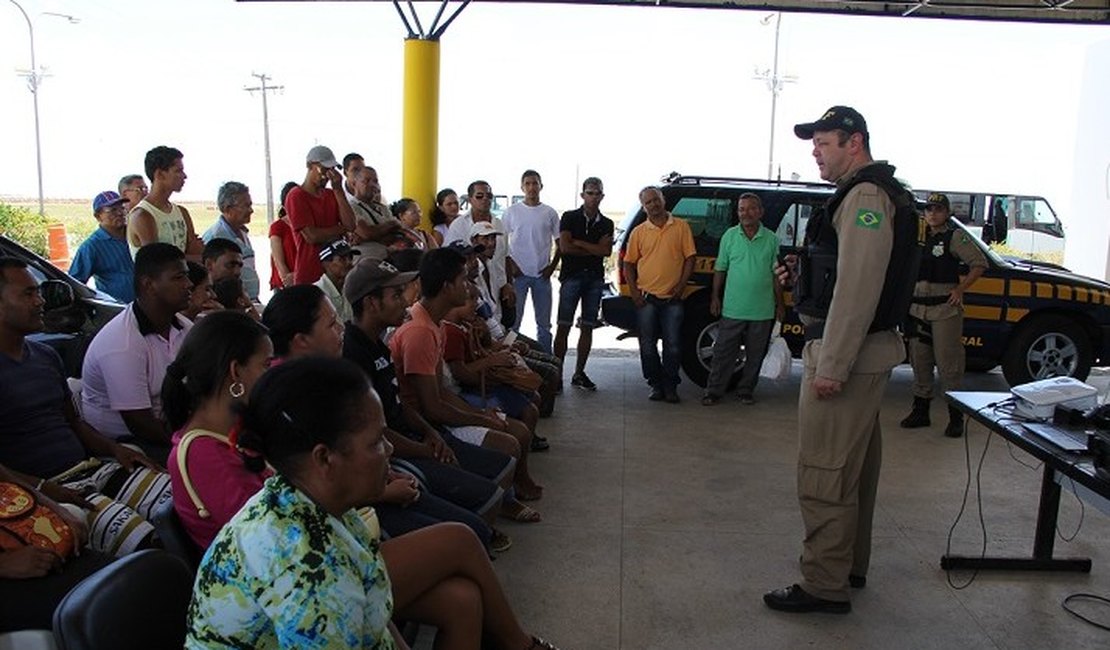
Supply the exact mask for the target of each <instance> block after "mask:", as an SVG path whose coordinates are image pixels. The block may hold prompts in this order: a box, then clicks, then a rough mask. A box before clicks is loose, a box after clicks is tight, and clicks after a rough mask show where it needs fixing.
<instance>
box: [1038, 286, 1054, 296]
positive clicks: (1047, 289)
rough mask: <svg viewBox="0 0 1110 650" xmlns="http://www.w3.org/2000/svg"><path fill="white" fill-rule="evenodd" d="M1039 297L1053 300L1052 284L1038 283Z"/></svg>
mask: <svg viewBox="0 0 1110 650" xmlns="http://www.w3.org/2000/svg"><path fill="white" fill-rule="evenodd" d="M1037 297H1038V298H1048V299H1051V298H1052V283H1050V282H1038V283H1037Z"/></svg>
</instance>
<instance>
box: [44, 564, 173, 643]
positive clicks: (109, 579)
mask: <svg viewBox="0 0 1110 650" xmlns="http://www.w3.org/2000/svg"><path fill="white" fill-rule="evenodd" d="M192 592H193V575H192V572H190V571H189V568H188V567H187V566H185V563H184V562H183V561H182V560H181V559H180V558H178V557H176V556H174V555H172V554H170V553H167V552H165V551H161V550H153V549H151V550H146V551H139V552H137V553H132V554H131V555H128V556H126V557H123V558H121V559H119V560H117V561H116V562H114V563H112V564H110V565H108V566H106V567H104V568H103V569H101V570H100V571H97V572H96V573H94V574H92V575H91V576H89V577H88V578H85V579H84V580H82V581H81V582H80V583H78V585H77V586H76V587H74V588H73V589H72V590H71V591H70V592H69V593H68V594H66V597H65V598H63V599H62V602H61V603H59V604H58V609H56V610H54V640H55V641H56V642H57V644H58V648H59V649H60V650H147V649H149V648H181V647H182V646H184V644H185V614H186V611H187V609H188V607H189V598H190V597H191V596H192Z"/></svg>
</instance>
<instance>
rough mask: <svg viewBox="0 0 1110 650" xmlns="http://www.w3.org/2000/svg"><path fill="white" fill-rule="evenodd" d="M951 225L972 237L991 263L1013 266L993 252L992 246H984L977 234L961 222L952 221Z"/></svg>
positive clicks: (950, 221)
mask: <svg viewBox="0 0 1110 650" xmlns="http://www.w3.org/2000/svg"><path fill="white" fill-rule="evenodd" d="M949 223H954V224H956V226H957V227H959V229H960V230H962V231H964V233H965V234H966V235H967V236H968V237H971V239H972V240H973V241H974V242H975V244H976V245H977V246H978V247H979V249H980V250H982V251H983V254H984V255H986V256H987V258H989V259H990V261H991V262H993V263H994V264H996V265H998V266H1010V265H1011V262H1010V261H1009V260H1007V259H1006V258H1004V257H1002V256H1001V255H999V254H998V253H996V252H994V251H993V250H991V247H990V246H988V245H986V244H984V243H983V240H982V239H979V237H977V236H976V235H975V233H973V232H971V231H970V230H968V229H967V226H965V225H964V224H962V223H960V221H959V220H958V219H950V220H949Z"/></svg>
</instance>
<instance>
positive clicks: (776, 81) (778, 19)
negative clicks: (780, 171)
mask: <svg viewBox="0 0 1110 650" xmlns="http://www.w3.org/2000/svg"><path fill="white" fill-rule="evenodd" d="M772 17H774V19H775V56H774V59H773V60H772V63H771V69H770V70H762V71H761V70H759V69H758V68H757V69H756V71H755V77H753V78H754V79H758V80H761V81H766V82H767V89H768V90H770V91H771V137H770V144H769V146H768V151H767V179H768V180H772V179H774V171H775V114H776V112H777V110H778V101H779V93H780V92H782V86H783V84H786V83H794V82H795V81H797V80H798V78H797V77H795V76H793V75H785V76H782V77H780V76H779V27H781V26H782V12H781V11H779V12H776V13H773V14H769V15H767V16H766V17H765V18H763V19H762V20H760V21H759V22H761V23H762V24H764V25H769V24H770V23H771V18H772Z"/></svg>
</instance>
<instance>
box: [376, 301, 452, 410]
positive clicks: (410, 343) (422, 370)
mask: <svg viewBox="0 0 1110 650" xmlns="http://www.w3.org/2000/svg"><path fill="white" fill-rule="evenodd" d="M409 314H410V315H411V316H412V318H410V319H409V320H408V321H406V322H405V324H404V325H402V326H400V327H398V328H397V331H395V332H393V336H392V337H390V339H389V351H390V353H391V354H392V356H393V365H394V366H395V367H396V369H397V383H398V384H399V387H400V389H401V401H403V402H405V403H406V404H408V405H409V406H412V407H419V404H418V403H417V400H416V393H415V391H414V390H413V388H412V384H411V382H409V379H408V377H407V375H431V376H434V375H438V374H439V365H440V363H442V362H443V334H442V332H440V329H439V325H437V324H436V323H435V322H434V321H433V320H432V317H431V315H430V314H429V313H428V310H427V309H424V305H422V304H420V303H416V304H415V305H413V306H412V309H410V310H409Z"/></svg>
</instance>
